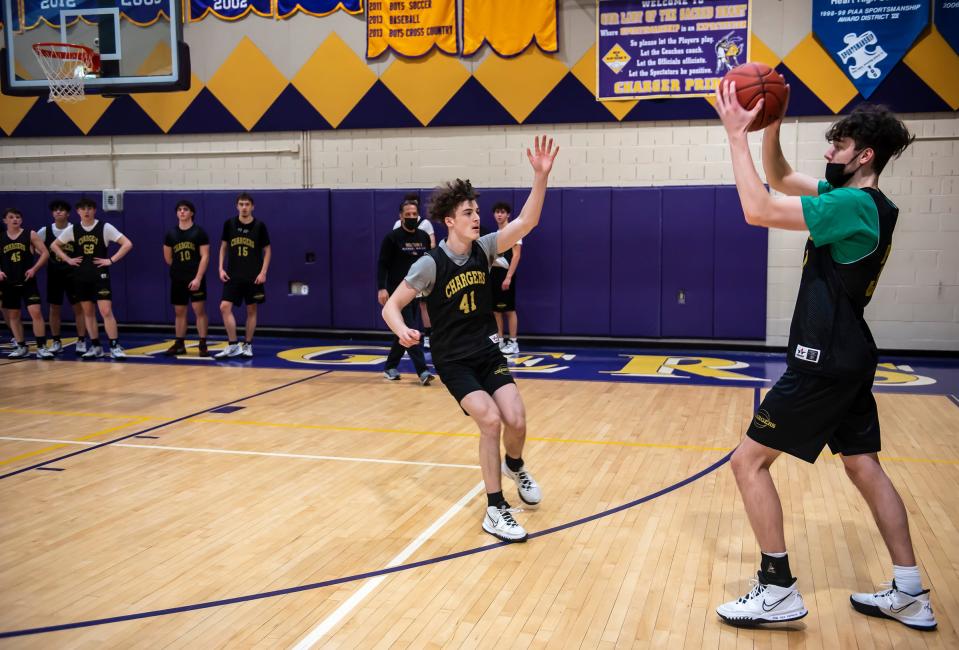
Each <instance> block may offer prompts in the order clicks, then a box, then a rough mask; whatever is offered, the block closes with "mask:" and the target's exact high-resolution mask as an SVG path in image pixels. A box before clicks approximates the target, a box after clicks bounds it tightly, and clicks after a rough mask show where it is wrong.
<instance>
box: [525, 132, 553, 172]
mask: <svg viewBox="0 0 959 650" xmlns="http://www.w3.org/2000/svg"><path fill="white" fill-rule="evenodd" d="M558 153H559V145H556V148H555V149H554V148H553V138H547V137H546V136H545V135H544V136H542V140H541V139H540V136H536V139H535V140H534V141H533V151H530V150H529V149H527V150H526V157H527V158H529V164H530V165H532V166H533V173H535V174H543V175H544V176H547V175H549V172H550V171H551V170H552V169H553V161H554V160H556V154H558Z"/></svg>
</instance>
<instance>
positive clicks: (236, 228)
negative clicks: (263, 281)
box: [222, 217, 270, 281]
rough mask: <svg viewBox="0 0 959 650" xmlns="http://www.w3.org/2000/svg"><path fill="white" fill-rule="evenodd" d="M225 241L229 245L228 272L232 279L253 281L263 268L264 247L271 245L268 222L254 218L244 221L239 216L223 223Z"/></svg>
mask: <svg viewBox="0 0 959 650" xmlns="http://www.w3.org/2000/svg"><path fill="white" fill-rule="evenodd" d="M222 239H223V241H224V242H226V246H227V249H228V250H227V259H226V272H227V274H228V275H229V276H230V279H231V280H249V281H253V280H255V279H256V276H258V275H259V274H260V269H262V268H263V249H264V248H266V247H267V246H269V245H270V235H269V233H268V232H267V230H266V224H264V223H263V222H262V221H260V220H259V219H256V218H254V219H253V221H251V222H250V223H242V222H241V221H240V218H239V217H233V218H231V219H227V221H226V223H224V224H223V237H222Z"/></svg>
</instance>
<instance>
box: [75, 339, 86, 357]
mask: <svg viewBox="0 0 959 650" xmlns="http://www.w3.org/2000/svg"><path fill="white" fill-rule="evenodd" d="M73 351H74V352H76V353H77V354H83V353H84V352H86V351H87V342H86V341H84V340H83V339H78V340H77V344H76V345H75V346H74V347H73Z"/></svg>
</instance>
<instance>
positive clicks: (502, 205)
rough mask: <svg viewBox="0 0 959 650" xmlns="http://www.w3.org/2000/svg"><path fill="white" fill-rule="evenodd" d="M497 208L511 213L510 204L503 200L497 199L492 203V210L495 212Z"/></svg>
mask: <svg viewBox="0 0 959 650" xmlns="http://www.w3.org/2000/svg"><path fill="white" fill-rule="evenodd" d="M497 210H505V211H506V214H513V208H512V206H510V204H509V203H506V202H505V201H497V202H496V203H494V204H493V212H496V211H497Z"/></svg>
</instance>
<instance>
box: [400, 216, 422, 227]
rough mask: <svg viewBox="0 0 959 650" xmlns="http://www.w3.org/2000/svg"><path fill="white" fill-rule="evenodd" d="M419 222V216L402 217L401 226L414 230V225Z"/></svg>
mask: <svg viewBox="0 0 959 650" xmlns="http://www.w3.org/2000/svg"><path fill="white" fill-rule="evenodd" d="M419 222H420V219H419V217H416V218H414V219H403V227H404V228H406V229H407V230H416V225H417V224H418V223H419Z"/></svg>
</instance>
